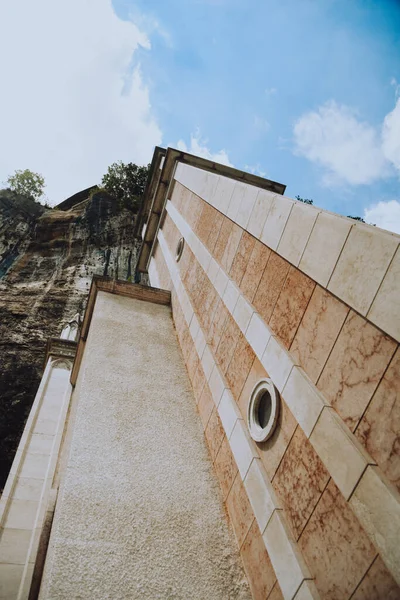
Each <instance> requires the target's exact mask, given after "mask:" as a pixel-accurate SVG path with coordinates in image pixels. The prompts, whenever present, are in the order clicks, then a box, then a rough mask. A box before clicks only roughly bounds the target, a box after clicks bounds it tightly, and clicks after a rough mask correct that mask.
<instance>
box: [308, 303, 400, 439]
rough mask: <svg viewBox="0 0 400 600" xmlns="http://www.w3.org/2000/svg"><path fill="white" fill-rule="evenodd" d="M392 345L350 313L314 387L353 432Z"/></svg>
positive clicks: (390, 354)
mask: <svg viewBox="0 0 400 600" xmlns="http://www.w3.org/2000/svg"><path fill="white" fill-rule="evenodd" d="M395 348H396V343H395V342H394V341H393V340H391V339H390V338H388V337H387V336H385V335H384V334H383V333H382V332H381V331H379V329H377V328H376V327H374V325H371V323H368V321H366V320H365V319H364V318H363V317H361V316H360V315H357V314H356V313H355V312H353V311H350V313H349V314H348V316H347V319H346V321H345V324H344V325H343V329H342V331H341V332H340V334H339V337H338V339H337V341H336V343H335V345H334V347H333V350H332V352H331V354H330V356H329V358H328V361H327V363H326V365H325V367H324V370H323V371H322V374H321V376H320V378H319V380H318V383H317V387H318V389H320V390H321V392H322V394H323V395H324V396H325V398H326V400H327V401H328V402H329V403H330V404H332V406H333V407H334V408H335V409H336V410H337V412H338V413H339V414H340V416H341V417H342V419H344V421H345V422H346V424H347V426H348V427H349V428H350V429H351V430H352V431H354V429H355V427H356V426H357V424H358V422H359V420H360V418H361V416H362V414H363V412H364V410H365V408H366V407H367V405H368V403H369V401H370V399H371V397H372V394H373V393H374V391H375V389H376V388H377V386H378V383H379V381H380V379H381V377H382V375H383V373H384V372H385V369H386V367H387V366H388V364H389V362H390V360H391V358H392V356H393V353H394V351H395Z"/></svg>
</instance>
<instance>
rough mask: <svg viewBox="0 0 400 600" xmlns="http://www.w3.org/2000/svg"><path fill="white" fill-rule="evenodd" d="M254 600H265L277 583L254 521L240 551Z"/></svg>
mask: <svg viewBox="0 0 400 600" xmlns="http://www.w3.org/2000/svg"><path fill="white" fill-rule="evenodd" d="M240 556H241V557H242V561H243V565H244V569H245V571H246V575H247V580H248V582H249V585H250V589H251V594H252V597H253V599H254V600H265V599H266V598H267V596H268V595H269V593H270V592H271V590H272V588H273V587H274V584H275V582H276V575H275V572H274V569H273V568H272V565H271V561H270V560H269V556H268V552H267V551H266V549H265V544H264V540H263V539H262V537H261V533H260V531H259V529H258V526H257V522H256V521H255V520H254V521H253V523H252V525H251V527H250V529H249V531H248V533H247V536H246V538H245V540H244V542H243V544H242V548H241V550H240Z"/></svg>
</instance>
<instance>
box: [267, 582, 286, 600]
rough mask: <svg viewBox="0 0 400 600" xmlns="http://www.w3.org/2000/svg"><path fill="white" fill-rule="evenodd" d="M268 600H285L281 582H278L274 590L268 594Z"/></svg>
mask: <svg viewBox="0 0 400 600" xmlns="http://www.w3.org/2000/svg"><path fill="white" fill-rule="evenodd" d="M268 600H284V598H283V594H282V590H281V588H280V587H279V583H278V582H276V583H275V585H274V587H273V588H272V592H271V593H270V595H269V596H268Z"/></svg>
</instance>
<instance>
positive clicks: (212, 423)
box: [205, 407, 224, 461]
mask: <svg viewBox="0 0 400 600" xmlns="http://www.w3.org/2000/svg"><path fill="white" fill-rule="evenodd" d="M205 435H206V440H207V443H208V447H209V449H210V454H211V458H212V460H213V461H214V460H215V458H216V456H217V454H218V450H219V449H220V446H221V443H222V440H223V438H224V428H223V427H222V423H221V419H220V418H219V416H218V412H217V409H216V408H215V407H214V408H213V410H212V412H211V416H210V418H209V420H208V424H207V427H206V430H205Z"/></svg>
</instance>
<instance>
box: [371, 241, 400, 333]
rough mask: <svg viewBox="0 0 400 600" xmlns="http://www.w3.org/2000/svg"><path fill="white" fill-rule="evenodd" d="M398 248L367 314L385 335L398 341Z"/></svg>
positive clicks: (399, 324) (399, 310)
mask: <svg viewBox="0 0 400 600" xmlns="http://www.w3.org/2000/svg"><path fill="white" fill-rule="evenodd" d="M399 281H400V247H399V248H398V249H397V252H396V254H395V256H394V258H393V260H392V263H391V265H390V267H389V269H388V271H387V273H386V275H385V278H384V280H383V281H382V284H381V287H380V288H379V291H378V293H377V295H376V297H375V299H374V301H373V303H372V306H371V308H370V310H369V312H368V320H370V321H372V322H373V323H375V325H377V326H378V327H380V328H381V329H383V331H385V332H386V333H388V334H389V335H391V336H392V337H394V338H395V339H396V340H397V341H398V342H399V341H400V302H399Z"/></svg>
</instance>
